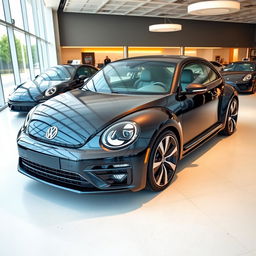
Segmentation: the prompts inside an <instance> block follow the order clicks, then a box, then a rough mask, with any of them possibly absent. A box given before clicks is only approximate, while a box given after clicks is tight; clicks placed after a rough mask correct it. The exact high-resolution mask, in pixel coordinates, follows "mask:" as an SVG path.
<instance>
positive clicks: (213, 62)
mask: <svg viewBox="0 0 256 256" xmlns="http://www.w3.org/2000/svg"><path fill="white" fill-rule="evenodd" d="M210 62H211V63H212V65H213V66H214V67H215V68H216V69H217V70H218V71H222V69H223V68H224V65H222V64H221V63H219V62H218V61H210Z"/></svg>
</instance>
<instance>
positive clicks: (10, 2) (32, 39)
mask: <svg viewBox="0 0 256 256" xmlns="http://www.w3.org/2000/svg"><path fill="white" fill-rule="evenodd" d="M45 16H47V19H45ZM49 17H50V18H49ZM48 38H49V39H48ZM49 48H50V49H54V50H53V51H52V50H51V56H50V58H49V51H48V49H49ZM50 62H51V64H50ZM56 64H57V56H56V51H55V41H54V30H53V22H52V10H51V9H49V8H46V7H45V5H44V1H43V0H4V1H3V0H0V108H1V106H3V105H5V104H6V102H7V99H8V96H9V94H10V93H11V92H12V91H13V90H14V88H15V85H18V84H20V83H22V82H25V81H27V80H29V79H34V77H35V76H36V75H38V74H40V73H41V72H43V71H44V70H45V69H47V68H48V67H49V66H50V65H56Z"/></svg>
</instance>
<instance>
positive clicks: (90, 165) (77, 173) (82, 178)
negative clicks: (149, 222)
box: [18, 137, 147, 193]
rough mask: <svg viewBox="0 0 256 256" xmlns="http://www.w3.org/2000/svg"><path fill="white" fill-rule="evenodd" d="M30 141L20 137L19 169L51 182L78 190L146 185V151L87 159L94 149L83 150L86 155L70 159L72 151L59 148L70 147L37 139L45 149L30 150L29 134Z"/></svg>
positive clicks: (123, 189) (99, 191)
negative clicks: (48, 143) (67, 152)
mask: <svg viewBox="0 0 256 256" xmlns="http://www.w3.org/2000/svg"><path fill="white" fill-rule="evenodd" d="M27 142H28V143H27V146H26V143H24V140H23V142H22V143H20V144H19V141H18V151H19V165H18V170H19V172H21V173H23V174H25V175H26V176H28V177H30V178H33V179H35V180H37V181H40V182H43V183H46V184H48V185H51V186H54V187H58V188H62V189H65V190H69V191H73V192H77V193H102V192H104V193H105V192H117V191H127V190H131V191H138V190H141V189H143V188H144V187H145V185H146V175H147V163H144V159H145V152H142V153H139V154H137V155H129V156H115V152H113V153H112V157H109V156H108V157H105V158H99V159H97V158H95V159H87V158H86V157H85V156H86V155H88V156H89V157H90V155H91V153H93V152H83V154H82V155H83V159H77V157H76V158H75V159H71V157H70V154H71V151H70V154H66V156H65V155H64V154H63V155H62V156H60V151H61V150H63V149H64V150H66V151H68V150H69V149H67V148H61V147H56V146H51V145H47V144H44V143H41V142H36V144H37V145H36V146H37V148H41V149H43V152H44V153H43V152H39V150H38V151H34V150H31V144H30V142H29V137H28V141H27ZM21 144H22V145H21ZM47 147H48V150H47ZM32 148H33V147H32ZM53 148H54V149H53ZM58 149H59V151H58ZM75 151H76V152H75ZM54 152H58V153H56V154H55V153H54ZM47 153H48V154H47ZM75 153H77V155H79V154H80V155H81V150H80V149H72V154H74V155H75Z"/></svg>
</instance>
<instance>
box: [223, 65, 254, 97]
mask: <svg viewBox="0 0 256 256" xmlns="http://www.w3.org/2000/svg"><path fill="white" fill-rule="evenodd" d="M221 73H222V76H223V78H224V79H225V81H226V83H229V84H231V85H232V86H234V87H235V88H236V89H237V91H238V92H250V93H255V92H256V62H252V61H237V62H232V63H230V64H229V65H227V66H226V67H224V68H223V71H222V72H221Z"/></svg>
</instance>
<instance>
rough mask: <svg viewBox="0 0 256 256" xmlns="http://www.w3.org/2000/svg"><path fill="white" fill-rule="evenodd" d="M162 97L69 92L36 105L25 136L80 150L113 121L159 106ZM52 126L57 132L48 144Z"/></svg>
mask: <svg viewBox="0 0 256 256" xmlns="http://www.w3.org/2000/svg"><path fill="white" fill-rule="evenodd" d="M163 97H164V96H163V95H153V96H152V95H150V96H146V95H124V94H122V95H121V94H103V93H94V92H89V91H82V90H73V91H70V92H66V93H64V94H61V95H58V96H56V97H54V98H52V99H50V100H48V101H46V102H44V103H42V104H40V105H38V107H37V108H36V110H35V111H34V112H33V115H32V117H31V121H30V123H29V125H28V127H27V133H28V134H29V135H30V136H32V137H34V138H35V139H37V140H41V141H43V142H46V143H50V144H55V145H60V146H66V147H81V146H82V145H84V144H85V143H86V141H88V140H89V139H90V138H91V137H92V136H94V135H95V134H96V133H98V132H99V131H100V130H102V129H104V128H105V127H106V126H108V125H109V124H111V123H113V122H114V121H116V120H118V119H120V118H122V117H124V116H126V115H128V114H130V113H132V112H135V111H138V110H140V109H144V108H148V107H152V106H162V105H163V102H164V100H161V99H162V98H163ZM52 126H55V127H57V128H58V133H57V136H56V137H55V138H53V139H51V140H50V139H47V138H46V132H47V130H48V129H49V128H50V127H52Z"/></svg>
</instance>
